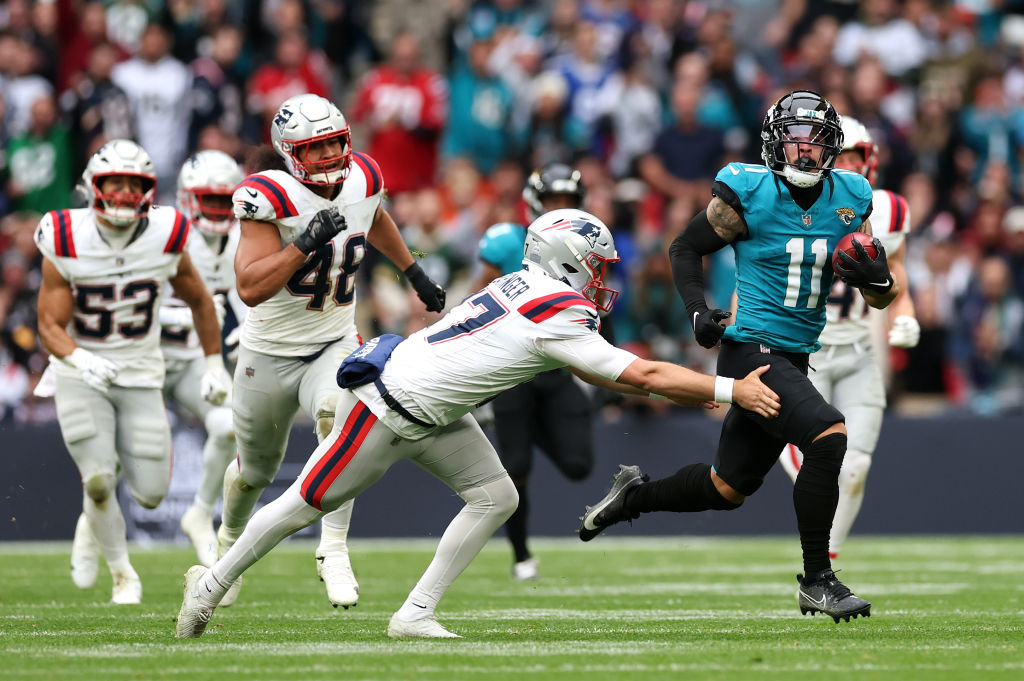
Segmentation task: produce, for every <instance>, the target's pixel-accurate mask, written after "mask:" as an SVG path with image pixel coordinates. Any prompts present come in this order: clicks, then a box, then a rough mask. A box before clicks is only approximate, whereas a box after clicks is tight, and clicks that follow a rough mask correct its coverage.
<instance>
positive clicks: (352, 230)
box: [232, 152, 384, 357]
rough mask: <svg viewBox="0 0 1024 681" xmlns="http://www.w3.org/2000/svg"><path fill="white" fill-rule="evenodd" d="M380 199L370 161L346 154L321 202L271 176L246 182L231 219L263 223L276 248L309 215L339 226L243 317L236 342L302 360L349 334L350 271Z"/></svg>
mask: <svg viewBox="0 0 1024 681" xmlns="http://www.w3.org/2000/svg"><path fill="white" fill-rule="evenodd" d="M383 196H384V178H383V176H382V175H381V172H380V167H379V166H378V165H377V162H376V161H374V160H373V159H372V158H370V157H369V156H367V155H366V154H360V153H358V152H356V153H353V154H352V166H351V169H350V171H349V174H348V177H347V178H346V179H345V183H344V184H343V185H342V188H341V192H340V193H339V194H338V196H337V197H335V198H334V199H333V200H332V199H325V198H323V197H321V196H319V195H317V194H315V193H313V192H312V191H311V190H310V189H309V188H308V187H306V186H305V185H304V184H302V183H301V182H299V181H298V180H297V179H295V178H294V177H292V176H291V175H290V174H288V173H286V172H283V171H279V170H266V171H263V172H261V173H256V174H255V175H250V176H249V177H247V178H246V179H245V180H244V181H243V182H242V184H240V185H238V188H237V189H235V193H234V195H233V196H232V201H233V203H234V211H235V217H236V218H238V219H239V220H259V221H263V222H270V223H273V224H274V225H276V226H277V228H278V229H279V230H280V232H281V247H282V248H283V247H284V246H287V245H288V244H290V243H291V242H292V241H294V240H295V239H296V237H298V236H299V235H300V234H301V233H302V232H303V230H305V229H306V225H307V224H309V221H310V219H312V218H313V216H314V215H315V214H316V213H317V212H319V211H321V210H323V209H324V208H330V207H332V206H334V207H336V208H337V209H338V210H339V211H340V212H341V214H342V215H343V216H345V221H346V223H347V228H346V229H345V230H344V231H342V232H340V233H339V234H338V235H337V236H335V237H334V239H332V240H331V241H330V242H328V243H327V244H325V245H324V246H322V247H321V248H320V249H319V250H317V251H315V252H313V253H310V254H309V258H307V259H306V263H305V264H304V265H303V266H302V267H300V268H299V269H298V270H297V271H296V272H295V274H294V275H292V278H291V279H289V280H288V282H287V283H286V284H285V285H284V287H282V289H281V290H280V291H278V292H277V293H275V294H274V295H273V296H271V297H270V298H269V299H267V300H265V301H263V302H262V303H260V304H259V305H257V306H255V307H254V308H252V309H251V310H250V311H249V314H248V316H247V317H246V319H245V325H244V326H243V328H242V338H241V344H242V345H243V346H244V347H246V348H248V349H250V350H254V351H255V352H261V353H264V354H267V355H275V356H282V357H304V356H307V355H312V354H314V353H316V352H318V351H320V350H321V349H322V348H323V347H324V346H325V345H326V344H328V343H333V342H334V341H336V340H338V339H340V338H343V337H345V336H353V337H355V336H356V323H355V302H356V270H358V269H359V264H360V263H361V262H362V260H363V255H364V254H365V252H366V234H367V232H368V231H369V230H370V227H371V225H372V224H373V218H374V217H375V216H376V214H377V207H378V206H380V203H381V201H382V199H383Z"/></svg>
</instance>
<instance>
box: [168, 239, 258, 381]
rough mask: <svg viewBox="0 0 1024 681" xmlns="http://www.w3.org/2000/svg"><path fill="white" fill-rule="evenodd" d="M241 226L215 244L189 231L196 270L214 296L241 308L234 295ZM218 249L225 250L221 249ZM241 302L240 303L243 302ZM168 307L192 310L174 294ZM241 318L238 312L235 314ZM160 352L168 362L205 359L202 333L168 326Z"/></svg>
mask: <svg viewBox="0 0 1024 681" xmlns="http://www.w3.org/2000/svg"><path fill="white" fill-rule="evenodd" d="M240 233H241V232H240V230H239V228H238V225H237V224H236V225H234V226H233V227H232V228H231V231H229V232H228V233H227V234H218V235H217V238H216V239H215V240H213V242H212V243H213V245H212V246H211V245H210V243H211V242H210V241H208V240H207V238H206V236H205V235H203V233H202V232H201V231H200V230H198V229H192V230H189V235H188V242H187V243H186V245H185V248H186V249H188V256H189V258H191V259H192V264H193V265H195V268H196V271H197V272H199V276H200V277H202V279H203V283H204V284H206V288H207V289H209V291H210V293H211V294H213V295H218V294H220V295H222V296H224V298H225V303H226V304H229V305H231V307H232V308H233V309H235V308H237V303H235V301H234V300H233V298H237V296H232V293H233V292H234V290H235V251H236V250H238V238H239V234H240ZM218 249H223V250H219V251H218ZM239 302H240V301H239ZM164 305H165V306H166V307H188V305H186V304H185V301H183V300H181V299H180V298H178V297H177V296H176V295H174V292H173V291H171V292H169V293H168V296H167V298H166V299H165V300H164ZM235 314H236V316H237V314H238V313H237V312H236V313H235ZM160 349H161V351H163V353H164V359H166V360H168V361H174V360H186V359H194V358H196V357H202V356H203V348H202V346H201V345H200V344H199V334H198V333H196V332H195V330H194V329H190V328H187V327H184V328H183V327H179V326H165V327H163V329H161V331H160Z"/></svg>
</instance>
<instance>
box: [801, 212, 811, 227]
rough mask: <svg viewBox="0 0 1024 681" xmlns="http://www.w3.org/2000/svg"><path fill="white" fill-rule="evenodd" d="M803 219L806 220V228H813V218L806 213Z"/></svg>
mask: <svg viewBox="0 0 1024 681" xmlns="http://www.w3.org/2000/svg"><path fill="white" fill-rule="evenodd" d="M803 218H804V227H810V226H811V216H810V215H809V214H806V213H805V214H804V216H803Z"/></svg>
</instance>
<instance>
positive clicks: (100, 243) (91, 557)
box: [35, 140, 230, 603]
mask: <svg viewBox="0 0 1024 681" xmlns="http://www.w3.org/2000/svg"><path fill="white" fill-rule="evenodd" d="M80 190H81V191H83V192H84V193H85V195H86V196H87V197H88V200H89V207H88V208H79V209H75V210H56V211H52V212H50V213H47V214H46V216H44V217H43V219H42V221H41V222H40V223H39V228H38V229H37V230H36V233H35V241H36V244H37V245H38V246H39V250H40V252H41V253H42V254H43V256H44V258H45V260H44V261H43V283H42V286H41V287H40V290H39V336H40V337H41V339H42V341H43V345H44V347H45V348H46V349H47V350H48V351H49V352H50V354H51V356H50V366H51V368H52V370H53V371H52V373H53V375H54V376H55V382H56V386H55V397H56V402H57V418H58V420H59V422H60V430H61V435H62V436H63V438H64V443H65V445H67V448H68V452H70V454H71V458H72V459H73V460H74V462H75V465H77V466H78V470H79V472H80V473H81V476H82V487H83V491H84V494H83V501H82V507H83V513H82V515H81V516H80V517H79V519H78V524H77V525H76V527H75V539H74V543H73V544H72V548H71V577H72V579H73V580H74V582H75V584H76V585H77V586H78V587H80V588H88V587H91V586H92V585H93V584H94V583H95V581H96V574H97V571H98V567H99V555H100V554H101V553H102V554H103V557H104V558H105V559H106V561H107V566H108V567H109V568H110V573H111V575H112V577H113V582H114V588H113V595H112V600H113V602H114V603H139V602H140V601H141V600H142V583H141V582H140V581H139V576H138V574H136V572H135V570H134V569H133V568H132V566H131V563H130V562H129V560H128V549H127V544H126V541H125V523H124V517H123V516H122V515H121V509H120V507H119V506H118V501H117V497H116V494H115V491H116V488H117V477H118V475H119V474H123V475H124V479H125V482H126V483H127V484H128V489H129V490H131V493H132V496H134V497H135V500H136V501H138V502H139V504H141V505H142V506H144V507H146V508H156V506H157V505H158V504H159V503H160V502H161V501H162V500H163V498H164V495H165V494H166V493H167V489H168V486H169V485H170V480H171V433H170V429H169V427H168V423H167V417H166V415H165V413H164V402H163V397H162V395H161V388H162V387H163V382H164V360H163V356H162V355H161V353H160V324H159V322H158V320H157V315H156V310H158V309H159V307H160V301H161V299H162V298H163V297H164V295H165V294H166V293H167V286H168V284H170V286H171V287H172V288H173V289H174V293H175V294H176V295H177V297H178V298H180V299H181V300H182V301H184V302H185V304H187V305H188V306H189V307H190V308H191V311H192V317H193V319H194V321H195V329H196V332H197V333H198V336H199V343H200V345H201V346H202V349H203V354H204V355H205V356H206V363H205V366H206V370H205V372H204V373H203V374H202V377H201V379H200V381H201V383H202V387H203V393H204V395H206V396H208V399H210V400H211V401H216V400H218V399H219V401H220V402H223V400H224V397H225V396H226V394H227V391H228V388H229V387H230V377H229V376H228V375H227V372H226V371H225V370H224V364H223V362H222V361H221V359H220V328H219V326H218V325H217V315H216V312H215V311H214V304H213V299H212V298H211V297H210V293H209V292H208V291H207V289H206V286H205V285H204V284H203V280H202V279H201V278H200V276H199V273H198V272H197V271H196V269H195V267H193V265H192V261H191V260H190V259H189V255H188V253H187V252H186V251H185V244H186V243H187V242H188V232H189V222H188V220H187V219H186V217H185V216H184V215H182V214H181V213H180V212H178V211H177V210H175V209H174V208H168V207H154V206H153V205H152V202H153V193H154V191H155V190H156V174H155V171H154V169H153V162H152V161H151V160H150V158H149V154H147V153H146V152H145V150H143V149H142V147H140V146H139V145H137V144H136V143H135V142H131V141H129V140H113V141H111V142H108V143H107V144H105V145H103V146H102V147H100V149H99V150H98V151H97V152H96V153H95V154H94V155H93V156H92V158H90V159H89V162H88V164H87V165H86V169H85V173H84V174H83V176H82V183H81V187H80Z"/></svg>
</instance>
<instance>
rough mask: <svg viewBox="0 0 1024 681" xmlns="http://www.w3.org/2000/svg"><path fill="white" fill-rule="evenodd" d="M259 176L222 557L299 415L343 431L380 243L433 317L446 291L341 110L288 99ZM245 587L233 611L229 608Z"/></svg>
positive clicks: (242, 260)
mask: <svg viewBox="0 0 1024 681" xmlns="http://www.w3.org/2000/svg"><path fill="white" fill-rule="evenodd" d="M270 137H271V143H272V148H267V147H262V148H261V149H260V150H258V151H257V154H256V157H255V158H254V162H253V163H252V164H251V165H254V166H255V167H256V168H258V169H260V172H257V173H255V174H254V175H250V176H249V177H247V178H246V179H245V180H243V181H242V183H241V184H240V185H239V186H238V188H237V189H236V190H235V192H234V194H233V196H232V203H233V206H234V215H235V217H236V218H238V220H239V221H240V223H241V228H242V236H241V239H240V241H239V244H238V254H237V256H236V258H235V275H236V286H237V288H238V294H239V296H240V297H241V299H242V301H243V302H244V303H246V304H247V305H249V306H250V307H252V308H253V309H252V311H251V312H250V314H249V315H248V316H247V317H246V319H245V323H244V324H243V326H242V333H241V340H240V348H239V351H238V361H237V364H236V367H235V380H234V386H233V387H234V398H233V400H232V409H233V412H234V414H233V416H234V428H235V438H236V441H237V446H238V463H237V464H235V463H232V465H229V466H228V468H227V471H226V472H225V477H224V512H223V522H222V523H221V526H220V529H219V530H218V556H223V555H224V553H225V552H226V551H227V550H228V549H229V548H230V547H231V546H232V544H234V542H235V541H236V540H237V539H238V537H239V536H240V535H241V533H242V531H243V530H244V529H245V526H246V523H247V522H248V520H249V515H250V514H251V513H252V510H253V508H254V506H255V504H256V500H257V499H258V498H259V496H260V493H261V492H262V491H263V489H264V488H265V487H266V486H267V485H269V484H270V482H271V481H272V480H273V479H274V476H275V475H277V471H278V468H280V466H281V461H282V460H283V458H284V451H285V445H286V444H287V438H288V433H289V432H290V430H291V424H292V420H293V418H294V417H295V413H296V411H297V410H298V409H300V408H301V409H302V410H303V411H304V412H306V414H308V415H309V416H310V417H311V418H312V419H313V420H314V429H315V433H316V437H317V439H318V440H322V439H323V438H324V437H325V436H326V435H327V434H328V433H330V432H331V428H332V427H333V425H334V411H335V406H336V404H337V401H338V394H339V389H338V386H337V385H336V384H335V381H334V373H335V371H336V370H337V368H338V365H339V364H340V363H341V360H342V359H343V358H344V357H345V356H346V355H348V354H349V353H350V352H352V351H353V350H355V349H356V348H357V347H358V346H359V335H358V333H357V332H356V325H355V298H356V291H355V282H356V271H357V270H358V269H359V264H360V262H362V259H363V255H364V253H365V250H366V244H367V242H369V243H370V244H372V245H373V246H374V247H375V248H376V249H377V250H378V251H380V252H381V253H383V254H384V255H385V256H386V257H387V258H388V259H390V260H391V262H393V263H394V264H395V265H397V266H398V267H399V268H400V269H401V270H402V271H404V272H405V274H406V276H407V277H408V278H409V281H410V283H411V284H412V285H413V287H414V288H415V289H416V292H417V294H419V296H420V298H421V299H422V300H423V302H424V303H425V304H426V306H427V309H428V310H431V311H434V312H440V311H441V310H442V309H443V308H444V303H445V292H444V289H442V288H441V287H440V286H438V285H437V284H435V283H434V282H433V281H431V280H430V279H429V278H428V277H427V276H426V275H425V274H424V273H423V270H422V269H421V268H420V266H419V265H418V264H416V263H415V261H414V260H413V258H412V255H411V254H410V253H409V248H408V247H407V246H406V245H405V242H404V241H403V240H402V236H401V234H400V233H399V231H398V227H397V226H396V225H395V222H394V221H393V220H392V219H391V216H390V215H388V212H387V211H386V210H384V207H383V205H382V202H383V199H384V176H383V174H382V173H381V169H380V167H379V166H378V165H377V162H376V161H374V160H373V159H372V158H371V157H369V156H367V155H366V154H361V153H359V152H357V151H353V150H352V147H351V137H350V135H349V126H348V123H347V122H346V120H345V117H344V116H343V115H342V113H341V111H339V110H338V108H337V107H336V106H335V105H334V104H333V103H332V102H330V101H328V100H327V99H324V98H323V97H319V96H317V95H313V94H305V95H297V96H295V97H291V98H290V99H288V100H286V101H285V102H284V103H283V104H282V105H281V107H280V108H279V109H278V111H277V114H276V115H275V116H274V120H273V121H272V122H271V124H270ZM351 514H352V504H351V503H346V504H344V505H341V506H340V507H339V508H338V509H336V510H334V511H333V512H332V513H329V514H328V515H327V516H325V517H324V520H323V524H322V528H321V530H322V531H321V540H320V545H319V546H318V548H317V550H316V561H317V562H316V567H317V572H318V574H319V575H320V578H321V579H322V580H323V581H324V582H325V585H326V587H327V597H328V599H329V600H330V602H331V604H332V605H334V606H335V607H337V606H339V605H340V606H343V607H345V608H348V607H349V606H352V605H355V604H356V602H357V601H358V598H359V587H358V584H357V582H356V579H355V575H354V573H353V571H352V568H351V565H350V562H349V557H348V546H347V536H348V525H349V518H350V516H351ZM239 583H240V582H235V584H236V586H235V588H234V589H233V591H232V592H231V593H230V594H228V596H227V598H226V599H225V600H224V601H222V605H226V604H229V603H230V602H231V601H232V600H234V598H236V597H237V594H238V586H237V584H239Z"/></svg>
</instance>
